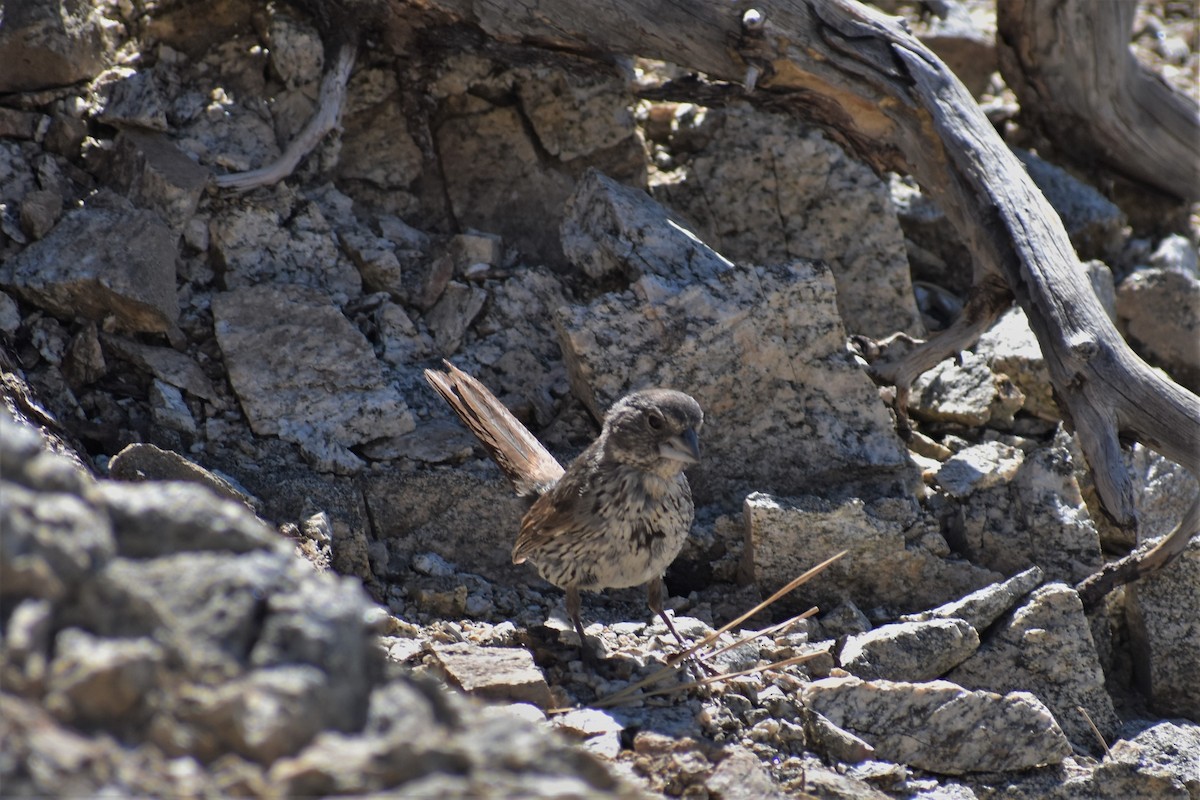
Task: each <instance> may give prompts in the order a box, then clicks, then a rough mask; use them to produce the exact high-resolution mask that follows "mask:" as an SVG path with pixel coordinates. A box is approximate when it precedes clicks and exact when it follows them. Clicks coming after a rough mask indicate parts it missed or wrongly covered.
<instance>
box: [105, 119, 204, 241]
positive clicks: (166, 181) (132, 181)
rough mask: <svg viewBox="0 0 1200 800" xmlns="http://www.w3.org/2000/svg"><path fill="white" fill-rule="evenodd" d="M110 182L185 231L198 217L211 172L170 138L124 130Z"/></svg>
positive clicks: (114, 157) (119, 138)
mask: <svg viewBox="0 0 1200 800" xmlns="http://www.w3.org/2000/svg"><path fill="white" fill-rule="evenodd" d="M111 169H112V175H111V177H110V180H111V181H112V183H114V184H115V185H116V186H119V187H120V188H121V190H122V191H123V192H124V193H125V195H126V196H127V197H128V198H129V199H130V200H132V201H133V202H134V203H135V204H137V205H139V206H141V207H143V208H149V209H152V210H154V211H157V212H158V213H159V214H160V215H161V216H162V218H163V219H164V220H165V221H166V222H167V224H168V225H170V226H171V228H172V229H174V230H176V231H178V230H182V228H183V227H184V225H186V224H187V222H188V221H189V220H190V219H191V218H192V216H193V215H194V214H195V213H196V206H197V205H198V204H199V202H200V195H201V194H202V193H203V192H204V187H205V186H206V185H207V184H208V179H209V172H208V170H206V169H204V168H203V167H201V166H200V165H199V164H197V163H196V162H195V161H193V160H192V159H190V158H188V157H187V156H186V155H184V154H183V152H182V151H181V150H180V149H179V148H178V147H176V146H175V143H174V142H172V141H171V140H170V139H169V138H167V136H166V135H164V134H162V133H157V132H153V131H147V130H138V129H135V128H129V129H125V130H122V131H121V132H120V133H119V134H118V135H117V139H116V142H115V152H114V154H113V163H112V167H111Z"/></svg>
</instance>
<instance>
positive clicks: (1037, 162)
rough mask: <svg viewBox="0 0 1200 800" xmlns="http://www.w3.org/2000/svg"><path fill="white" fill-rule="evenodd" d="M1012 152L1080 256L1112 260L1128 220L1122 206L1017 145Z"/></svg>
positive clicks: (1120, 244) (1118, 248)
mask: <svg viewBox="0 0 1200 800" xmlns="http://www.w3.org/2000/svg"><path fill="white" fill-rule="evenodd" d="M1013 154H1014V155H1016V157H1017V158H1019V159H1020V160H1021V163H1022V164H1024V165H1025V171H1026V172H1028V173H1029V177H1030V178H1032V179H1033V182H1034V183H1036V184H1037V186H1038V188H1039V189H1041V190H1042V193H1043V194H1044V195H1046V199H1047V200H1049V201H1050V205H1052V206H1054V210H1055V211H1057V212H1058V215H1059V216H1060V217H1062V221H1063V225H1064V226H1065V227H1066V229H1067V234H1068V235H1070V237H1071V243H1072V244H1073V245H1075V249H1076V251H1078V253H1079V256H1080V258H1083V259H1090V258H1098V259H1100V260H1102V261H1111V259H1113V258H1114V257H1115V256H1116V255H1117V254H1119V253H1120V252H1121V247H1122V245H1123V244H1124V236H1125V233H1124V228H1125V225H1126V223H1127V221H1126V219H1125V214H1124V213H1123V212H1122V211H1121V209H1119V208H1117V206H1116V205H1114V204H1113V203H1112V202H1111V201H1110V200H1109V199H1108V198H1106V197H1105V196H1104V195H1102V194H1101V193H1100V192H1098V191H1097V190H1096V189H1094V188H1093V187H1091V186H1089V185H1087V184H1086V183H1083V182H1082V181H1080V180H1079V179H1077V178H1075V177H1073V176H1072V175H1071V174H1070V173H1068V172H1067V171H1066V170H1064V169H1062V168H1061V167H1057V166H1055V165H1054V164H1051V163H1050V162H1048V161H1043V160H1042V159H1041V158H1039V157H1038V156H1036V155H1034V154H1033V153H1031V152H1029V151H1027V150H1021V149H1020V148H1013Z"/></svg>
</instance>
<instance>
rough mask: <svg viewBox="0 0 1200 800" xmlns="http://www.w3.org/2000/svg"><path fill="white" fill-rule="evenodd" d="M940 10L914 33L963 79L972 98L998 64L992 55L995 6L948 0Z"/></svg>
mask: <svg viewBox="0 0 1200 800" xmlns="http://www.w3.org/2000/svg"><path fill="white" fill-rule="evenodd" d="M943 10H944V11H945V13H944V14H932V15H929V17H928V23H927V25H918V26H916V27H915V29H914V31H913V32H914V33H915V34H916V35H917V38H919V39H920V40H921V41H922V42H924V43H925V44H926V45H927V46H928V47H929V49H930V50H932V51H933V52H934V53H936V54H937V56H938V58H940V59H941V60H942V61H944V62H946V66H948V67H950V69H951V70H953V71H954V74H955V75H956V76H957V77H958V79H959V80H960V81H962V82H963V85H965V86H966V87H967V88H968V89H969V90H970V92H971V94H972V95H974V96H975V97H976V98H979V97H980V96H981V95H982V94H983V93H984V92H985V91H986V90H987V88H988V84H989V83H990V81H991V78H992V73H994V72H995V71H996V70H997V69H999V67H1000V63H999V59H998V58H997V57H996V9H995V6H993V5H992V4H990V3H966V2H950V3H945V4H943Z"/></svg>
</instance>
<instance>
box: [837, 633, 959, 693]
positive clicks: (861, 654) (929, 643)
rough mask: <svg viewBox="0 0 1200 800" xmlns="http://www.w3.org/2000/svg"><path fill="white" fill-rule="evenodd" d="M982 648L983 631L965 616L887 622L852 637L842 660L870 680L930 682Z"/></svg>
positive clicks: (850, 668) (842, 662)
mask: <svg viewBox="0 0 1200 800" xmlns="http://www.w3.org/2000/svg"><path fill="white" fill-rule="evenodd" d="M977 649H979V633H978V632H977V631H976V630H975V628H973V627H971V625H970V624H969V623H967V622H965V621H964V620H961V619H931V620H926V621H924V622H900V623H896V624H893V625H883V626H880V627H878V628H876V629H874V630H872V631H868V632H867V633H860V634H858V635H856V636H851V637H850V638H848V639H847V640H846V643H845V644H844V645H843V646H842V651H841V653H839V654H838V660H839V662H840V663H841V665H842V667H843V668H844V669H845V670H846V671H847V672H850V673H851V674H853V675H857V676H858V677H860V678H866V679H867V680H873V679H878V678H882V679H884V680H893V681H914V682H917V681H927V680H932V679H933V678H938V677H941V676H942V675H945V674H946V673H947V672H949V671H950V670H951V669H952V668H954V667H956V666H958V665H959V664H961V663H962V662H963V661H965V660H966V659H967V658H969V657H970V656H971V655H972V654H973V653H974V652H975V651H976V650H977Z"/></svg>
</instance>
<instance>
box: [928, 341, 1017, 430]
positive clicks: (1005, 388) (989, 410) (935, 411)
mask: <svg viewBox="0 0 1200 800" xmlns="http://www.w3.org/2000/svg"><path fill="white" fill-rule="evenodd" d="M958 361H959V362H961V363H956V362H955V360H953V359H948V360H946V361H943V362H941V363H940V364H938V365H937V366H936V367H934V368H933V369H931V370H928V371H927V372H925V373H923V374H922V375H921V376H920V377H919V378H917V380H916V381H915V382H914V383H913V388H912V399H911V401H910V405H909V411H910V412H911V413H912V415H913V416H914V417H916V418H917V419H926V420H932V421H934V422H950V423H955V424H958V425H965V426H968V427H976V426H979V425H987V424H993V425H995V426H997V427H1002V428H1009V427H1011V426H1012V421H1013V414H1014V413H1016V412H1017V411H1018V410H1019V409H1020V408H1021V406H1022V405H1024V402H1025V396H1024V395H1023V394H1022V393H1021V391H1020V390H1019V389H1017V387H1016V386H1014V385H1013V383H1012V382H1011V381H1010V380H1008V377H1007V376H1004V375H994V374H993V373H992V370H991V369H990V368H989V367H988V364H987V361H986V360H985V359H984V358H983V356H980V355H976V354H975V353H972V352H970V351H966V352H963V353H962V354H961V357H960V358H959V359H958Z"/></svg>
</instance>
